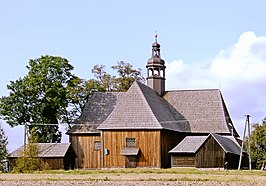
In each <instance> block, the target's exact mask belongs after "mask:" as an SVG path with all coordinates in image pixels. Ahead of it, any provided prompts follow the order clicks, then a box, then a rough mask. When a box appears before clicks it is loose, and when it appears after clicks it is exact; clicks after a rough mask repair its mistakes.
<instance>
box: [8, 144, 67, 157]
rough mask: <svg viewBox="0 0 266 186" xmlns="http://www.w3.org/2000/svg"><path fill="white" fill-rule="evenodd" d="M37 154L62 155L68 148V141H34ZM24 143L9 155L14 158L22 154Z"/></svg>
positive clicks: (42, 155) (46, 155)
mask: <svg viewBox="0 0 266 186" xmlns="http://www.w3.org/2000/svg"><path fill="white" fill-rule="evenodd" d="M36 144H37V147H38V150H39V154H38V157H44V158H49V157H64V156H65V155H66V152H67V151H68V149H69V148H70V145H71V144H70V143H36ZM23 150H24V145H23V146H21V147H19V148H18V149H17V150H15V151H13V152H12V153H11V154H10V156H9V157H11V158H16V157H20V156H21V155H22V152H23Z"/></svg>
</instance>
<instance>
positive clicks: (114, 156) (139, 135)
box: [102, 130, 161, 167]
mask: <svg viewBox="0 0 266 186" xmlns="http://www.w3.org/2000/svg"><path fill="white" fill-rule="evenodd" d="M102 135H103V138H104V142H103V143H104V145H103V148H104V149H108V151H109V154H108V155H104V157H103V158H104V159H103V163H104V165H103V166H104V167H126V159H125V156H122V155H120V152H121V148H122V147H125V146H126V138H136V145H137V147H138V148H140V151H139V154H138V156H137V166H138V167H161V163H160V162H161V155H160V146H161V141H160V140H161V138H160V131H159V130H125V131H121V130H119V131H103V132H102Z"/></svg>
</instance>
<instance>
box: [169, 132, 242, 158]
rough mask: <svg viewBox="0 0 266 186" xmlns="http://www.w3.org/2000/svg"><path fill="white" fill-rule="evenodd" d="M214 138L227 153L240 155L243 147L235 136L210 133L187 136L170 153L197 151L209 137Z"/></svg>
mask: <svg viewBox="0 0 266 186" xmlns="http://www.w3.org/2000/svg"><path fill="white" fill-rule="evenodd" d="M210 137H212V138H214V139H215V140H216V142H217V143H218V144H219V145H220V147H222V148H223V150H224V151H225V152H226V153H231V154H237V155H240V151H241V147H240V145H239V143H238V142H237V140H236V139H235V137H234V136H221V135H219V134H214V133H212V134H209V135H208V136H186V137H185V138H184V139H183V140H182V141H181V142H180V143H179V144H178V145H177V146H176V147H174V148H173V149H172V150H170V151H169V153H196V152H197V151H198V150H199V148H200V147H201V146H202V145H203V144H204V142H205V141H206V140H207V139H208V138H210Z"/></svg>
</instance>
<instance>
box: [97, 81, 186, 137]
mask: <svg viewBox="0 0 266 186" xmlns="http://www.w3.org/2000/svg"><path fill="white" fill-rule="evenodd" d="M179 119H181V118H179V115H178V113H177V111H174V110H171V109H170V108H169V105H168V104H167V102H166V101H165V100H164V99H163V98H161V97H160V96H159V95H158V94H157V92H156V91H155V90H153V89H151V88H150V87H148V86H146V85H144V84H142V83H140V82H137V81H135V82H134V83H133V84H132V86H131V87H130V89H129V90H128V91H127V92H126V94H125V96H123V98H122V99H121V101H120V102H119V103H118V104H117V105H116V107H115V109H114V110H113V112H112V113H111V114H110V115H109V116H108V117H107V119H106V120H105V121H104V122H103V123H102V124H101V125H100V126H99V127H98V129H100V130H105V129H169V130H174V131H181V132H182V131H188V129H187V125H186V124H187V122H186V121H184V120H180V121H179Z"/></svg>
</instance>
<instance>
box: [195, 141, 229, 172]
mask: <svg viewBox="0 0 266 186" xmlns="http://www.w3.org/2000/svg"><path fill="white" fill-rule="evenodd" d="M224 158H225V152H224V150H223V149H222V147H220V145H219V144H218V143H217V142H216V141H215V139H213V138H212V137H209V138H208V139H207V140H206V142H205V143H203V145H202V147H201V148H200V149H199V151H198V152H197V153H196V167H198V168H218V167H224Z"/></svg>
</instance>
